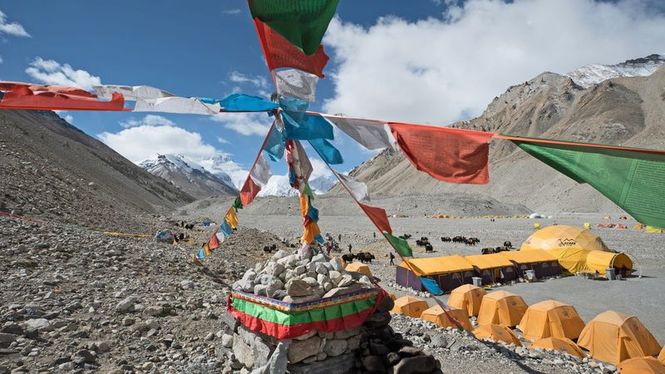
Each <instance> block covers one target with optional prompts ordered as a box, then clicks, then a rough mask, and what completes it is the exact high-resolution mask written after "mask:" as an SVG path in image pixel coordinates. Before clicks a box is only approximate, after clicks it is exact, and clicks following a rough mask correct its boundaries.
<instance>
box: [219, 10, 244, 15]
mask: <svg viewBox="0 0 665 374" xmlns="http://www.w3.org/2000/svg"><path fill="white" fill-rule="evenodd" d="M241 12H242V9H240V8H235V9H225V10H222V13H223V14H228V15H236V14H240V13H241Z"/></svg>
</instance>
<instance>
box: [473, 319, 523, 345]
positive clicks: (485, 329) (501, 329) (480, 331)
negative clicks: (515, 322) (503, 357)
mask: <svg viewBox="0 0 665 374" xmlns="http://www.w3.org/2000/svg"><path fill="white" fill-rule="evenodd" d="M473 335H475V337H476V338H478V339H480V340H488V339H489V340H494V341H495V342H504V343H508V344H514V345H516V346H519V347H521V346H522V343H521V342H520V340H519V339H518V338H517V335H515V333H514V332H513V331H512V330H511V329H509V328H508V327H506V326H500V325H492V324H491V325H481V326H478V328H476V329H475V330H473Z"/></svg>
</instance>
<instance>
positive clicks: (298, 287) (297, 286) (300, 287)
mask: <svg viewBox="0 0 665 374" xmlns="http://www.w3.org/2000/svg"><path fill="white" fill-rule="evenodd" d="M313 292H314V291H313V290H312V286H310V285H309V284H308V283H307V282H305V281H304V280H300V279H291V280H290V281H288V282H287V283H286V293H287V294H288V295H289V296H291V297H303V296H310V295H312V294H313Z"/></svg>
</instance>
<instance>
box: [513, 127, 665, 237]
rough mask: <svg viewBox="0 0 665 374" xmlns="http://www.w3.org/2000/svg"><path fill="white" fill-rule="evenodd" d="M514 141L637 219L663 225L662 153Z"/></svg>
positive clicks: (664, 160) (664, 161) (664, 174)
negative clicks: (585, 184) (596, 191)
mask: <svg viewBox="0 0 665 374" xmlns="http://www.w3.org/2000/svg"><path fill="white" fill-rule="evenodd" d="M513 142H514V143H515V144H516V145H517V146H519V147H520V148H521V149H523V150H524V151H526V152H527V153H529V154H530V155H532V156H534V157H535V158H537V159H539V160H540V161H542V162H544V163H546V164H547V165H549V166H551V167H553V168H554V169H556V170H557V171H559V172H561V173H563V174H565V175H566V176H568V177H570V178H572V179H573V180H575V181H576V182H578V183H587V184H589V185H590V186H592V187H593V188H595V189H596V190H598V191H599V192H600V193H602V194H603V195H605V196H606V197H607V198H608V199H610V200H612V201H613V202H614V203H615V204H617V205H618V206H620V207H621V208H622V209H623V210H625V211H626V212H628V213H629V214H630V215H631V216H633V217H634V218H635V219H636V220H637V221H638V222H641V223H644V224H647V225H651V226H656V227H665V154H659V153H656V152H649V151H648V150H645V151H644V152H641V151H636V150H628V149H609V148H604V147H602V146H584V145H578V144H575V143H565V144H559V143H555V144H552V143H540V142H539V143H536V142H530V141H529V139H528V138H524V140H523V141H522V140H513Z"/></svg>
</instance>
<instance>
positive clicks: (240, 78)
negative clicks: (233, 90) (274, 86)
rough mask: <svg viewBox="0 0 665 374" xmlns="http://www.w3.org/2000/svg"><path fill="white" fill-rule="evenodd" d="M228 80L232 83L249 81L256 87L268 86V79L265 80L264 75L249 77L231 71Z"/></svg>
mask: <svg viewBox="0 0 665 374" xmlns="http://www.w3.org/2000/svg"><path fill="white" fill-rule="evenodd" d="M229 80H230V81H231V82H234V83H250V84H252V85H254V86H255V87H258V88H266V87H268V80H266V78H265V77H263V76H261V75H257V76H254V77H250V76H248V75H246V74H243V73H241V72H239V71H232V72H231V74H229Z"/></svg>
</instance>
